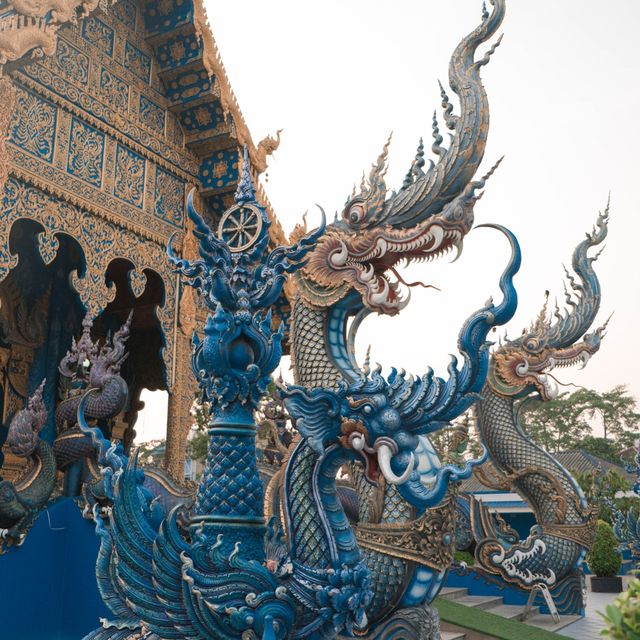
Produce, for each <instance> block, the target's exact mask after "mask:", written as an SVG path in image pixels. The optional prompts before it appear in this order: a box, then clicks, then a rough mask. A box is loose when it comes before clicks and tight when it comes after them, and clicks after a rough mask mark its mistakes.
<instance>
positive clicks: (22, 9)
mask: <svg viewBox="0 0 640 640" xmlns="http://www.w3.org/2000/svg"><path fill="white" fill-rule="evenodd" d="M99 4H105V5H106V4H108V2H107V0H102V3H101V2H100V0H84V1H81V2H78V0H13V1H12V2H9V6H8V8H9V9H10V10H13V11H14V12H15V13H12V14H9V15H7V16H5V17H3V18H1V19H0V65H3V64H6V63H7V62H14V61H16V60H20V59H21V58H23V57H25V56H26V55H27V54H29V53H30V54H31V56H32V57H34V58H37V57H42V56H45V55H47V56H51V55H53V54H54V53H55V50H56V43H57V31H58V28H59V27H60V25H62V24H64V23H67V22H70V23H72V24H77V22H78V19H81V18H84V17H86V16H88V15H89V14H90V13H91V12H92V11H94V10H95V9H97V7H98V5H99Z"/></svg>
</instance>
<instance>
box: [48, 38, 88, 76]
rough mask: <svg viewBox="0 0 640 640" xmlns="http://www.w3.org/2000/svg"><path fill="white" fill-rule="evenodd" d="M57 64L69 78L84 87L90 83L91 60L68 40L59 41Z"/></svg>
mask: <svg viewBox="0 0 640 640" xmlns="http://www.w3.org/2000/svg"><path fill="white" fill-rule="evenodd" d="M55 62H56V64H57V65H58V68H59V69H60V71H62V72H63V73H64V74H65V75H66V76H68V77H69V78H73V79H74V80H75V81H76V82H78V83H80V84H82V85H86V84H87V83H88V82H89V58H88V57H87V56H86V55H85V54H84V53H82V52H81V51H79V50H78V49H76V47H74V46H72V45H71V44H69V43H68V42H67V41H66V40H63V39H60V40H58V47H57V49H56V56H55Z"/></svg>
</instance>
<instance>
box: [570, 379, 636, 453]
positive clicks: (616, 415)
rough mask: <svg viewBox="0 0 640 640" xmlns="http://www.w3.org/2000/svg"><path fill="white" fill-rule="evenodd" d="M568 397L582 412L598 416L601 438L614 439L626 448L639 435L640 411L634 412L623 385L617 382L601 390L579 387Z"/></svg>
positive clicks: (633, 401) (634, 402)
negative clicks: (607, 388)
mask: <svg viewBox="0 0 640 640" xmlns="http://www.w3.org/2000/svg"><path fill="white" fill-rule="evenodd" d="M571 397H572V402H573V403H574V404H575V406H576V407H580V408H581V409H582V414H583V415H585V416H587V417H588V418H590V419H593V418H596V417H598V418H599V419H600V421H601V422H602V429H603V431H604V434H603V435H604V439H605V440H614V441H615V442H616V443H617V444H618V445H620V446H621V447H629V446H631V445H633V443H634V441H635V440H636V439H637V438H638V435H640V434H639V433H638V431H639V430H640V413H638V412H637V411H636V400H635V398H634V397H633V396H631V395H630V394H629V391H628V390H627V387H626V386H625V385H617V386H615V387H613V389H611V390H610V391H605V392H604V393H598V392H597V391H593V390H592V389H580V390H579V391H576V392H575V393H574V394H572V396H571Z"/></svg>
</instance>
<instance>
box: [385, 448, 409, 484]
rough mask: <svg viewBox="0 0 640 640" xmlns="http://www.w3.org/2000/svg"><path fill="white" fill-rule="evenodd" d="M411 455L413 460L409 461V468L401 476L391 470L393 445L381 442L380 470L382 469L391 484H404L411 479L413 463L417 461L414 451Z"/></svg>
mask: <svg viewBox="0 0 640 640" xmlns="http://www.w3.org/2000/svg"><path fill="white" fill-rule="evenodd" d="M410 455H411V460H410V461H409V464H408V465H407V468H406V469H405V470H404V473H403V474H402V475H401V476H397V475H396V474H395V473H393V471H392V470H391V458H392V457H393V451H392V450H391V447H390V446H389V445H388V444H381V445H380V446H379V447H378V465H379V466H380V471H382V475H383V476H384V478H385V480H386V481H387V482H389V483H390V484H404V483H405V482H406V481H407V480H408V479H409V477H410V476H411V474H412V473H413V465H414V462H415V458H414V455H413V451H412V452H411V453H410Z"/></svg>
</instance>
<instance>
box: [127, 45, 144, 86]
mask: <svg viewBox="0 0 640 640" xmlns="http://www.w3.org/2000/svg"><path fill="white" fill-rule="evenodd" d="M124 66H125V67H126V68H127V69H129V71H131V73H133V74H135V75H136V76H138V78H140V79H141V80H144V81H145V82H149V76H150V74H151V58H149V56H148V55H146V54H145V53H143V52H142V51H140V49H138V47H135V46H134V45H132V44H131V43H130V42H129V41H127V42H125V45H124Z"/></svg>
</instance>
